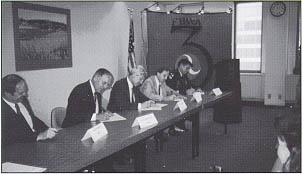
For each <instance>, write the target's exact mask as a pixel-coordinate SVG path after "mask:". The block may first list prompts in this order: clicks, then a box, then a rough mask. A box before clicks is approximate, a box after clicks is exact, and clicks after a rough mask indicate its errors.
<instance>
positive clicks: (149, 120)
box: [131, 113, 158, 129]
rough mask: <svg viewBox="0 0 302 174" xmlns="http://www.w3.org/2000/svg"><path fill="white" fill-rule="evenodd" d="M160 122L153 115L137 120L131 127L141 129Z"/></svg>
mask: <svg viewBox="0 0 302 174" xmlns="http://www.w3.org/2000/svg"><path fill="white" fill-rule="evenodd" d="M156 124H158V121H157V119H156V117H155V115H154V114H153V113H150V114H147V115H144V116H141V117H137V118H135V120H134V122H133V124H132V126H131V127H135V126H139V127H140V128H141V129H143V128H146V127H150V126H154V125H156Z"/></svg>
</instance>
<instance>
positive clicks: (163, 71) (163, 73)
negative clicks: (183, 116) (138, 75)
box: [140, 68, 181, 101]
mask: <svg viewBox="0 0 302 174" xmlns="http://www.w3.org/2000/svg"><path fill="white" fill-rule="evenodd" d="M169 71H170V70H169V69H167V68H160V69H158V70H157V71H156V75H153V76H150V77H149V78H147V79H146V80H145V81H144V83H143V85H142V86H141V88H140V90H141V92H142V93H143V94H144V95H145V96H146V97H148V98H149V99H151V100H154V101H172V100H175V99H176V98H177V97H181V96H180V95H179V94H178V92H176V91H175V90H173V89H171V88H170V87H169V86H167V84H166V80H167V78H168V75H169Z"/></svg>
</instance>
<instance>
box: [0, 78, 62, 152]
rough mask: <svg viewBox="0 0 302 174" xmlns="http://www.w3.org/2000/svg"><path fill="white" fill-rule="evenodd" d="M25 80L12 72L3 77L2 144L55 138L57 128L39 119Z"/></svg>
mask: <svg viewBox="0 0 302 174" xmlns="http://www.w3.org/2000/svg"><path fill="white" fill-rule="evenodd" d="M27 92H28V88H27V84H26V82H25V80H24V79H23V78H22V77H20V76H18V75H16V74H10V75H7V76H5V77H3V78H2V100H1V107H2V110H1V115H2V145H4V146H6V145H10V144H13V143H22V142H35V141H39V140H46V139H51V138H53V137H54V136H55V135H56V133H57V130H56V129H54V128H48V127H47V126H46V125H45V124H44V123H43V122H42V121H41V120H39V119H38V118H37V117H36V116H35V114H34V112H33V110H32V108H31V106H30V104H29V101H28V100H27Z"/></svg>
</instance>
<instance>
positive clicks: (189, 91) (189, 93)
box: [186, 88, 195, 95]
mask: <svg viewBox="0 0 302 174" xmlns="http://www.w3.org/2000/svg"><path fill="white" fill-rule="evenodd" d="M193 92H195V89H194V88H190V89H187V90H186V93H187V95H193Z"/></svg>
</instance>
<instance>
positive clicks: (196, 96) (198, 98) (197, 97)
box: [191, 92, 202, 103]
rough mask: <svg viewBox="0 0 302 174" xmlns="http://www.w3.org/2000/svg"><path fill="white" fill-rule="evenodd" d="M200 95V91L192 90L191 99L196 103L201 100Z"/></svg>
mask: <svg viewBox="0 0 302 174" xmlns="http://www.w3.org/2000/svg"><path fill="white" fill-rule="evenodd" d="M201 95H202V93H201V92H194V93H193V97H192V99H191V101H194V100H195V101H196V102H197V103H199V102H201V101H202V97H201Z"/></svg>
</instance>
